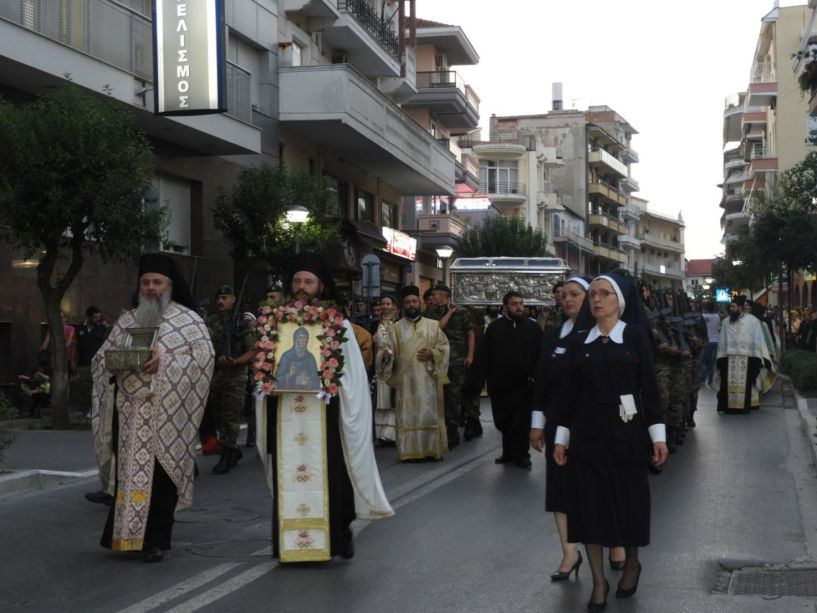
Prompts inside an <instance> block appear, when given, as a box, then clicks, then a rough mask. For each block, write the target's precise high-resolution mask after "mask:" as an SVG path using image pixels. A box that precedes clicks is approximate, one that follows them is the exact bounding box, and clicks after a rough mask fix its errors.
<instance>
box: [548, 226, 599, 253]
mask: <svg viewBox="0 0 817 613" xmlns="http://www.w3.org/2000/svg"><path fill="white" fill-rule="evenodd" d="M553 242H554V243H570V244H573V245H576V246H577V247H578V248H579V249H580V250H581V251H584V252H585V253H588V254H590V253H593V241H592V240H590V239H589V238H587V237H586V236H581V235H580V234H577V233H575V232H571V231H568V232H564V233H562V234H556V235H554V236H553Z"/></svg>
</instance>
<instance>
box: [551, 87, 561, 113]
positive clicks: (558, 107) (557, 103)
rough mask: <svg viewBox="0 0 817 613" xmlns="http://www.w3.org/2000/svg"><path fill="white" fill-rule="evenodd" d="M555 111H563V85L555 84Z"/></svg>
mask: <svg viewBox="0 0 817 613" xmlns="http://www.w3.org/2000/svg"><path fill="white" fill-rule="evenodd" d="M552 87H553V110H554V111H561V110H562V108H563V107H562V84H561V83H558V82H557V83H553V86H552Z"/></svg>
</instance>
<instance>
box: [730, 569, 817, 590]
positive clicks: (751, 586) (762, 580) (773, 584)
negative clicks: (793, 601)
mask: <svg viewBox="0 0 817 613" xmlns="http://www.w3.org/2000/svg"><path fill="white" fill-rule="evenodd" d="M729 592H730V593H731V594H736V595H739V596H804V597H817V568H803V569H797V570H764V569H760V568H754V569H745V570H736V571H735V572H734V573H732V581H731V582H730V586H729Z"/></svg>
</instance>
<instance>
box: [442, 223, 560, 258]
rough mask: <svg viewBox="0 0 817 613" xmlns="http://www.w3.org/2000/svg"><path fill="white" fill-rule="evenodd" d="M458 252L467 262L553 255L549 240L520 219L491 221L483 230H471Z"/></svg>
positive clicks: (462, 237) (481, 228)
mask: <svg viewBox="0 0 817 613" xmlns="http://www.w3.org/2000/svg"><path fill="white" fill-rule="evenodd" d="M455 251H456V253H457V255H458V256H460V257H464V258H474V257H489V256H495V257H499V256H510V257H536V256H547V255H550V254H549V253H548V251H547V236H545V234H544V233H543V232H542V231H541V230H534V229H533V228H532V227H531V226H530V225H528V223H527V222H526V221H525V220H524V219H521V218H520V217H502V216H497V217H488V218H487V219H485V221H484V222H483V224H482V226H480V227H471V228H468V229H467V230H466V231H465V232H464V233H463V234H462V236H460V237H459V238H458V239H457V242H456V245H455Z"/></svg>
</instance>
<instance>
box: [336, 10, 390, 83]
mask: <svg viewBox="0 0 817 613" xmlns="http://www.w3.org/2000/svg"><path fill="white" fill-rule="evenodd" d="M337 5H338V12H339V13H340V16H339V17H338V19H337V20H336V21H335V22H333V23H332V25H331V26H329V27H328V28H327V29H326V30H324V31H323V40H324V42H325V43H327V44H328V45H329V46H330V47H332V49H334V57H333V58H332V61H333V62H334V63H336V64H341V63H345V64H351V65H352V66H354V67H355V68H356V69H357V70H358V71H360V72H361V73H363V74H364V75H366V76H367V77H399V76H400V50H399V46H400V45H399V39H398V37H397V32H395V31H394V30H393V29H392V27H391V26H392V24H391V22H390V21H388V20H386V19H383V18H381V17H380V15H379V14H378V12H377V11H376V10H375V9H374V8H372V6H371V5H370V4H369V3H368V2H367V1H366V0H337ZM395 23H396V20H395Z"/></svg>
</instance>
